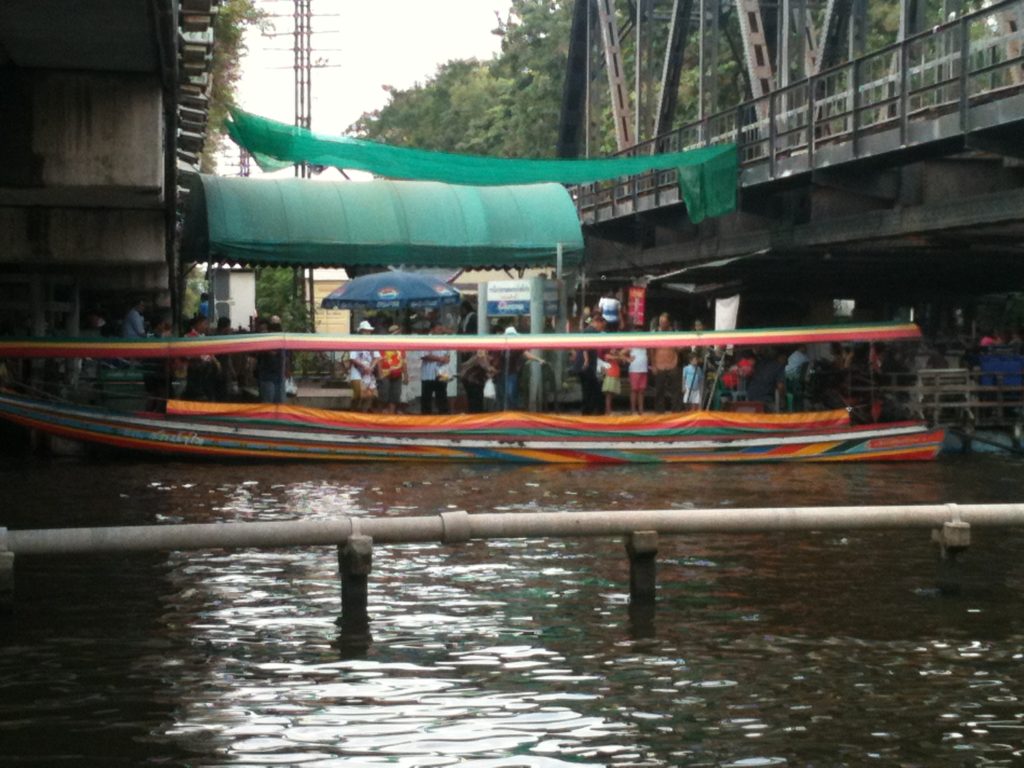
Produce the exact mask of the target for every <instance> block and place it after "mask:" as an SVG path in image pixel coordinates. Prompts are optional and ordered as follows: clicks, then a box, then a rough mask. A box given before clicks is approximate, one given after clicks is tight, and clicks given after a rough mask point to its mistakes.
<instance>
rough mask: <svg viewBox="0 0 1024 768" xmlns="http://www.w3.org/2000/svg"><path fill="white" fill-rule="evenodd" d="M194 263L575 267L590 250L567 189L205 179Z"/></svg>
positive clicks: (190, 213)
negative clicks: (585, 246)
mask: <svg viewBox="0 0 1024 768" xmlns="http://www.w3.org/2000/svg"><path fill="white" fill-rule="evenodd" d="M197 178H198V181H197V182H196V183H195V184H194V185H193V189H192V190H191V194H190V195H189V208H188V210H187V212H186V216H185V223H184V231H183V233H182V243H181V256H182V259H183V260H185V261H193V262H216V263H226V264H251V265H289V266H305V267H321V266H332V267H363V266H389V265H405V266H438V267H529V266H548V265H554V264H555V258H556V252H557V249H558V246H559V245H561V247H562V251H563V259H564V264H565V265H567V266H568V265H572V264H576V263H578V262H579V260H580V257H581V255H582V250H583V235H582V233H581V231H580V223H579V218H578V216H577V213H576V207H575V205H574V204H573V201H572V199H571V198H570V197H569V193H568V191H566V189H565V187H563V186H561V185H560V184H531V185H524V186H503V187H466V186H455V185H451V184H441V183H439V182H429V181H367V182H355V181H311V180H309V179H297V178H243V177H238V176H233V177H228V176H206V175H202V176H199V177H197Z"/></svg>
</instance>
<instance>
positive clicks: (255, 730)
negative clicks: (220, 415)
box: [0, 456, 1024, 767]
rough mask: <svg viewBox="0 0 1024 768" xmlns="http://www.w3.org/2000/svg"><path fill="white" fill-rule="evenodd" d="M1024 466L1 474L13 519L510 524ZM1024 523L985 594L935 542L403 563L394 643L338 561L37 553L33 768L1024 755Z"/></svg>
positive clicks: (22, 704)
mask: <svg viewBox="0 0 1024 768" xmlns="http://www.w3.org/2000/svg"><path fill="white" fill-rule="evenodd" d="M1022 469H1024V463H1022V462H1021V461H1020V460H1014V459H1008V458H999V457H994V456H973V457H954V458H948V459H944V460H942V461H940V462H937V463H934V464H926V465H911V466H883V465H861V466H827V465H821V466H817V465H803V466H797V465H794V466H784V467H779V466H764V467H760V466H756V465H755V466H743V467H722V466H707V467H700V466H695V467H685V468H668V467H627V468H589V469H571V470H566V469H560V468H543V467H542V468H529V467H525V468H503V467H466V466H457V465H451V466H423V465H395V466H389V467H367V466H358V465H342V466H330V465H275V466H252V465H233V466H220V467H208V466H202V465H198V464H181V463H155V462H140V463H125V462H123V461H121V462H117V461H104V462H97V461H32V462H29V463H27V464H26V463H10V461H8V463H6V464H0V483H2V487H3V489H4V494H3V501H2V508H0V524H4V525H7V526H8V527H10V528H26V527H52V526H65V525H107V524H148V523H162V522H163V523H166V522H179V521H184V522H208V521H219V520H232V521H234V520H283V519H292V518H310V517H324V516H330V515H335V514H356V515H365V516H380V515H411V514H427V513H431V514H432V513H436V512H437V511H439V510H443V509H446V508H458V509H466V510H468V511H470V512H477V511H486V510H492V509H499V510H501V509H509V510H517V511H524V510H526V511H528V510H539V511H548V510H559V509H572V510H578V509H628V508H658V507H684V506H722V507H728V506H762V505H763V506H769V505H772V504H840V503H851V504H856V503H871V504H874V503H896V502H921V503H925V502H947V501H957V502H969V501H979V502H984V501H1021V500H1022V496H1024V494H1022V491H1024V483H1022V482H1021V476H1022ZM1022 545H1024V532H1019V531H992V530H984V531H975V533H974V543H973V546H972V548H971V550H970V551H969V553H968V555H967V559H966V561H965V562H964V566H963V567H964V578H965V586H964V590H963V592H962V594H961V595H960V596H955V597H954V596H946V595H940V594H939V592H938V591H937V590H936V589H935V584H936V578H935V576H936V569H935V552H934V550H933V545H932V544H930V543H929V541H928V536H927V534H926V533H925V532H921V531H917V532H907V533H902V532H886V533H864V532H855V533H849V534H842V533H836V532H829V533H821V534H785V535H782V534H771V535H746V536H724V535H722V536H700V537H697V536H693V537H679V538H671V539H663V541H662V546H661V552H660V555H659V597H658V601H659V602H658V609H657V613H656V615H655V616H654V617H653V619H652V618H651V617H649V616H643V615H637V614H633V615H632V616H631V614H630V611H629V607H628V596H627V588H628V587H627V583H626V581H627V564H626V561H625V558H624V556H623V550H622V544H621V542H619V541H612V540H604V539H598V540H580V541H552V542H542V541H508V542H491V543H485V542H474V543H471V544H469V545H466V546H461V547H454V548H449V547H443V546H441V545H432V544H431V545H417V546H389V547H377V548H376V549H375V555H374V572H373V575H372V577H371V593H370V600H371V613H372V617H373V621H372V626H371V631H372V640H371V641H370V642H369V644H368V645H367V644H365V643H364V644H362V645H360V644H359V643H357V642H356V643H354V642H352V641H351V639H349V638H344V637H342V636H341V634H340V631H339V629H338V627H337V625H336V624H335V618H336V616H337V613H338V607H339V595H338V582H337V564H336V554H335V551H334V550H333V549H331V548H315V549H310V550H302V551H300V550H288V551H272V552H255V551H246V552H227V553H226V552H201V553H200V552H190V553H175V554H170V555H167V554H148V555H139V556H122V557H98V556H97V557H62V558H41V557H39V558H28V557H23V558H20V559H19V562H18V567H17V573H16V576H17V580H18V583H17V589H18V595H17V602H16V607H15V612H14V615H13V616H12V617H9V618H7V619H0V750H2V753H3V755H4V762H5V764H41V765H54V764H61V763H64V764H69V765H97V766H99V765H140V764H161V765H166V764H171V765H203V766H211V765H232V766H240V765H260V766H265V765H293V764H300V765H310V766H369V765H376V764H390V765H403V766H446V765H460V766H488V767H490V766H503V767H504V766H538V767H546V766H579V765H589V766H604V765H613V766H681V765H685V766H763V765H788V766H835V765H849V766H860V765H900V766H947V765H957V766H961V765H963V766H968V765H969V766H975V765H977V766H981V765H1017V764H1024V700H1022V696H1024V693H1022V692H1024V610H1022V608H1024V605H1022V600H1024V561H1022V559H1021V558H1020V554H1019V553H1020V552H1021V551H1022Z"/></svg>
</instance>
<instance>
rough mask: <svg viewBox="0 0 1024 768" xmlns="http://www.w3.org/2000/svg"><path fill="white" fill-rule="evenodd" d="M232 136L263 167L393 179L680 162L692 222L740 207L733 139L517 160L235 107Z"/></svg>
mask: <svg viewBox="0 0 1024 768" xmlns="http://www.w3.org/2000/svg"><path fill="white" fill-rule="evenodd" d="M231 118H232V119H231V120H230V121H229V122H228V133H229V134H230V135H231V138H232V139H234V141H235V142H236V143H237V144H238V145H239V146H240V147H242V148H244V149H245V150H247V151H248V152H249V153H250V154H252V156H253V157H254V158H255V160H256V162H257V163H258V164H259V166H260V167H261V168H263V169H264V170H279V169H280V168H283V167H285V166H287V165H291V164H294V163H309V164H310V165H325V166H333V167H336V168H344V169H354V170H361V171H369V172H370V173H375V174H377V175H379V176H385V177H388V178H392V179H420V180H432V181H443V182H447V183H449V184H476V185H485V186H490V185H502V184H536V183H539V182H558V183H560V184H589V183H591V182H595V181H602V180H605V179H614V178H619V177H622V176H632V175H635V174H640V173H647V172H650V171H656V170H667V169H676V170H677V171H678V172H679V189H680V192H681V194H682V196H683V200H684V201H685V202H686V210H687V213H688V214H689V216H690V220H691V221H693V222H694V223H696V222H698V221H701V220H703V219H704V218H705V217H707V216H720V215H722V214H725V213H729V212H730V211H733V210H735V209H736V178H737V156H736V147H735V145H733V144H721V145H716V146H713V147H704V148H702V149H693V150H690V151H688V152H671V153H665V154H660V155H644V156H641V157H605V158H597V159H589V160H515V159H508V158H498V157H484V156H480V155H454V154H447V153H444V152H428V151H426V150H422V149H409V148H406V147H389V146H387V145H386V144H377V143H375V142H372V141H364V140H361V139H353V138H350V137H347V136H322V135H320V134H316V133H313V132H312V131H310V130H308V129H306V128H298V127H296V126H293V125H286V124H285V123H279V122H277V121H274V120H268V119H266V118H263V117H258V116H256V115H252V114H249V113H248V112H243V111H242V110H237V109H236V110H233V111H232V113H231Z"/></svg>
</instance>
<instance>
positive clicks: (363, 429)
mask: <svg viewBox="0 0 1024 768" xmlns="http://www.w3.org/2000/svg"><path fill="white" fill-rule="evenodd" d="M919 337H920V329H918V328H917V326H915V325H913V324H907V323H898V324H894V323H888V324H872V325H849V326H832V327H828V326H819V327H811V328H774V329H758V330H735V331H700V332H684V333H602V334H543V335H539V336H531V335H528V334H521V335H515V336H497V337H495V336H487V337H480V336H436V335H431V336H397V335H394V336H390V335H389V336H387V337H386V340H385V339H384V338H382V337H381V336H326V335H320V334H243V335H238V336H214V337H200V338H194V339H140V340H132V341H125V340H112V341H108V340H88V341H86V340H81V339H0V358H3V357H25V358H45V357H54V358H83V357H89V358H134V359H147V358H172V357H195V356H198V355H221V354H244V353H257V352H266V351H271V350H290V351H333V350H339V349H340V350H356V349H371V350H373V349H380V348H381V347H382V346H386V347H387V348H389V349H405V350H407V351H411V350H474V349H477V348H479V347H487V348H489V349H495V350H512V349H537V348H543V349H566V350H567V349H580V348H591V349H594V348H605V347H616V348H621V347H632V346H644V347H648V348H656V347H676V348H686V347H708V346H716V347H724V346H727V345H751V344H798V343H814V342H816V343H821V342H830V341H850V340H858V339H860V340H862V339H865V338H867V339H872V340H885V341H895V340H901V339H915V338H919ZM0 418H4V419H7V420H8V421H12V422H15V423H17V424H21V425H24V426H25V427H28V428H30V429H37V430H40V431H42V432H46V433H49V434H53V435H57V436H60V437H64V438H70V439H73V440H78V441H83V442H88V443H100V444H103V445H108V446H113V447H117V448H127V449H130V450H132V451H136V452H139V451H143V452H151V453H159V454H172V455H180V456H194V457H206V458H241V459H268V460H271V459H272V460H276V459H298V460H338V461H392V460H432V461H494V462H498V461H509V462H539V463H608V464H621V463H630V462H712V461H713V462H725V461H733V462H735V461H762V462H781V461H865V460H872V461H898V460H927V459H932V458H934V457H935V456H936V454H937V453H938V452H939V449H940V447H941V445H942V441H943V437H944V435H943V431H942V430H940V429H930V428H928V427H927V426H926V425H924V424H923V423H920V422H899V423H888V424H875V425H868V426H853V425H851V423H850V419H849V414H848V413H847V411H845V410H839V411H824V412H818V413H788V414H760V413H756V414H755V413H724V412H712V411H693V412H687V413H681V414H679V413H677V414H667V415H661V416H563V415H554V414H537V413H521V412H500V413H488V414H476V415H454V416H404V415H384V414H358V413H351V412H339V411H329V410H321V409H315V408H303V407H298V406H292V405H267V404H233V403H200V402H186V401H179V400H172V401H170V402H169V403H168V407H167V414H166V415H164V414H153V413H134V414H132V413H119V412H114V411H110V410H105V409H102V408H95V407H90V406H82V405H70V404H64V403H60V404H58V403H50V402H44V401H41V400H38V399H33V398H29V397H24V396H22V395H17V394H13V393H0Z"/></svg>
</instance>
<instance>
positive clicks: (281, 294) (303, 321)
mask: <svg viewBox="0 0 1024 768" xmlns="http://www.w3.org/2000/svg"><path fill="white" fill-rule="evenodd" d="M301 279H302V273H301V272H300V273H299V274H298V275H296V273H295V270H293V269H292V268H290V267H264V268H262V269H260V270H258V271H257V273H256V312H257V313H258V314H259V316H260V317H271V316H272V315H277V316H278V317H280V318H281V325H282V326H283V327H284V330H286V331H306V330H309V308H308V307H307V306H306V303H305V302H304V301H303V300H302V284H301Z"/></svg>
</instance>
